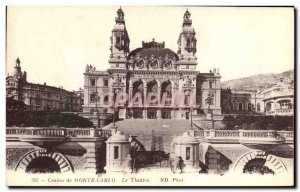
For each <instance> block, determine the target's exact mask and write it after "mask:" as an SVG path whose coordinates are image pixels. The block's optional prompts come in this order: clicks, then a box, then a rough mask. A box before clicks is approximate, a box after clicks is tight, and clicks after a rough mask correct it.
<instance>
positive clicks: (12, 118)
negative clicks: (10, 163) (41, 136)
mask: <svg viewBox="0 0 300 192" xmlns="http://www.w3.org/2000/svg"><path fill="white" fill-rule="evenodd" d="M6 126H25V127H51V126H58V127H83V128H84V127H92V126H93V123H92V122H91V121H89V120H88V119H85V118H83V117H80V116H78V115H75V114H64V113H60V112H56V111H7V112H6Z"/></svg>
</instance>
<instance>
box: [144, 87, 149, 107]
mask: <svg viewBox="0 0 300 192" xmlns="http://www.w3.org/2000/svg"><path fill="white" fill-rule="evenodd" d="M145 106H148V104H147V86H144V107H145Z"/></svg>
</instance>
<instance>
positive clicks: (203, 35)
mask: <svg viewBox="0 0 300 192" xmlns="http://www.w3.org/2000/svg"><path fill="white" fill-rule="evenodd" d="M118 8H119V7H92V6H89V7H88V6H87V7H54V6H52V7H33V6H31V7H30V6H27V7H14V6H11V7H8V9H7V42H6V43H7V57H6V62H7V63H6V73H9V74H11V73H12V72H13V67H14V65H15V60H16V58H17V57H19V58H20V60H21V67H22V70H25V71H26V72H27V80H28V81H29V82H33V83H41V84H43V83H44V82H46V83H47V85H51V86H63V87H64V88H65V89H67V90H70V91H71V90H78V89H79V87H81V88H82V87H83V73H84V71H85V67H86V64H92V65H93V66H95V67H96V69H97V70H106V69H108V68H109V63H108V59H109V55H110V50H109V48H110V36H111V31H112V29H113V27H114V24H115V17H116V11H117V9H118ZM187 8H188V9H189V11H190V13H191V19H192V21H193V24H192V25H193V27H194V28H195V31H196V38H197V53H196V56H197V58H198V65H197V70H198V71H200V72H208V71H209V70H210V69H213V68H219V70H220V74H221V76H222V79H221V80H222V81H226V80H230V79H237V78H242V77H246V76H251V75H255V74H263V73H280V72H283V71H286V70H290V69H293V68H294V10H293V9H292V8H278V7H277V8H255V7H252V8H242V7H227V8H225V7H122V9H123V11H124V13H125V21H126V28H127V31H128V34H129V38H130V50H134V49H135V48H138V47H141V46H142V41H152V38H155V40H156V41H157V42H162V41H164V42H165V46H166V47H167V48H170V49H172V50H173V51H175V52H177V49H178V46H177V39H178V37H179V34H180V31H181V27H182V22H183V15H184V12H185V11H186V9H187Z"/></svg>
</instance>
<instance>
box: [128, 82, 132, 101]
mask: <svg viewBox="0 0 300 192" xmlns="http://www.w3.org/2000/svg"><path fill="white" fill-rule="evenodd" d="M132 92H133V87H132V86H130V87H129V94H128V104H130V103H131V101H132V97H133V95H132Z"/></svg>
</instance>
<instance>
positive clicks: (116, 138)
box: [106, 130, 129, 143]
mask: <svg viewBox="0 0 300 192" xmlns="http://www.w3.org/2000/svg"><path fill="white" fill-rule="evenodd" d="M106 142H107V143H125V142H129V140H128V137H127V135H125V134H123V133H122V132H121V131H119V130H118V131H117V133H116V134H114V135H113V136H111V137H110V138H109V139H108V140H107V141H106Z"/></svg>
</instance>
